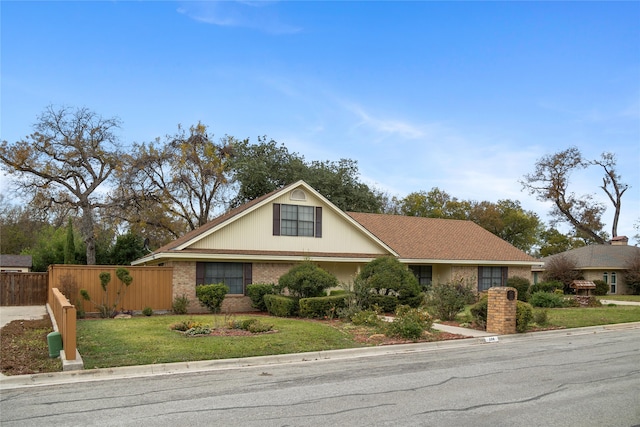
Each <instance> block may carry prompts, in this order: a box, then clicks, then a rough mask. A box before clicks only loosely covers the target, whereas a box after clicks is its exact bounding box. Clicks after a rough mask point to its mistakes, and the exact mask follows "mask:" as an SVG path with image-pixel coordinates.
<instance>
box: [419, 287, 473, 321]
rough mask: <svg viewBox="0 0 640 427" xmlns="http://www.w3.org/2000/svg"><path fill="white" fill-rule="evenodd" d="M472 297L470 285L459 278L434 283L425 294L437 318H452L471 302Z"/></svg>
mask: <svg viewBox="0 0 640 427" xmlns="http://www.w3.org/2000/svg"><path fill="white" fill-rule="evenodd" d="M474 299H475V295H474V293H473V289H472V288H471V285H469V284H465V283H463V281H461V280H454V281H451V282H448V283H438V284H434V285H433V286H432V287H431V290H430V291H429V293H428V295H427V304H428V305H429V306H431V307H433V310H434V313H435V315H436V317H438V318H439V319H441V320H453V319H455V318H456V315H457V314H458V313H459V312H460V311H462V309H464V307H465V305H467V304H471V303H473V301H474Z"/></svg>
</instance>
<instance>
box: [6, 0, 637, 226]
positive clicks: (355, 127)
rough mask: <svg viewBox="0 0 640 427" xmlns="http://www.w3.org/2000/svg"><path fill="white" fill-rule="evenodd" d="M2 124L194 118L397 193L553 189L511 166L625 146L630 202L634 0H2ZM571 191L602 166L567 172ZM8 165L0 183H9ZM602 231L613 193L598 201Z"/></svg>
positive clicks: (153, 123) (141, 127) (140, 127)
mask: <svg viewBox="0 0 640 427" xmlns="http://www.w3.org/2000/svg"><path fill="white" fill-rule="evenodd" d="M0 13H1V26H2V29H1V36H2V40H1V43H2V44H1V48H2V50H1V60H2V63H1V75H0V78H1V90H2V92H1V120H2V121H1V132H0V134H1V135H0V136H1V138H2V139H4V140H8V141H12V142H13V141H15V140H18V139H20V138H22V137H24V136H25V135H27V134H29V133H30V132H31V130H32V128H31V126H32V125H33V123H34V122H35V121H36V118H37V116H38V115H39V114H40V113H41V112H42V111H43V109H44V108H45V107H46V106H47V105H50V104H53V105H56V106H59V105H67V106H74V107H76V106H78V107H79V106H83V107H88V108H90V109H91V110H93V111H96V112H98V113H99V114H101V115H103V116H105V117H112V116H117V117H119V118H120V119H121V120H122V123H123V125H122V129H121V134H120V137H121V142H122V143H123V144H124V145H127V144H130V143H132V142H143V141H150V140H152V139H154V138H156V137H158V136H164V135H166V134H169V133H173V132H175V131H176V129H177V125H178V124H182V125H184V126H189V125H191V124H195V123H197V122H198V121H202V122H203V123H204V124H206V125H208V126H209V127H210V131H211V132H210V133H214V134H215V135H216V136H217V137H221V136H224V135H225V134H228V135H233V136H235V137H237V138H241V139H243V138H247V137H248V138H250V139H251V140H252V141H256V140H257V137H258V136H259V135H267V136H268V137H270V138H273V139H275V140H276V141H278V142H281V143H284V144H285V145H286V147H287V148H288V149H289V150H290V151H295V152H298V153H300V154H302V155H304V156H305V158H306V159H307V160H339V159H340V158H350V159H355V160H357V161H358V165H359V168H360V172H361V174H362V179H363V181H365V182H366V183H368V184H372V185H375V186H376V187H377V188H379V189H382V190H384V191H386V192H388V193H389V194H390V195H394V196H399V197H402V196H405V195H406V194H408V193H410V192H413V191H420V190H424V191H428V190H430V189H431V188H433V187H438V188H440V189H442V190H444V191H446V192H448V193H449V194H451V195H452V196H455V197H458V198H459V199H471V200H489V201H493V202H496V201H498V200H500V199H514V200H519V201H520V202H521V203H522V205H523V207H525V208H526V209H530V210H533V211H535V212H537V213H538V214H539V215H540V216H541V217H542V218H543V219H545V220H546V219H547V216H546V214H547V212H548V211H549V208H550V205H549V204H545V203H541V202H538V201H536V200H535V197H534V196H530V195H528V194H527V193H526V192H524V191H522V188H521V185H520V184H519V183H518V180H519V179H521V178H522V176H523V175H524V174H525V173H528V172H532V171H533V169H534V164H535V161H536V160H537V159H538V158H540V157H541V156H542V155H544V154H550V153H554V152H557V151H559V150H562V149H565V148H568V147H570V146H577V147H578V148H580V150H581V151H582V153H583V154H584V155H585V157H587V158H597V157H599V155H600V153H602V152H603V151H609V152H613V153H615V154H616V155H617V159H618V171H619V173H620V174H621V175H622V178H623V181H624V182H626V183H628V184H630V185H631V186H632V188H631V189H629V190H628V191H627V193H626V194H625V195H624V197H623V206H622V216H621V221H620V224H619V228H618V232H619V234H626V235H628V236H630V237H631V236H633V235H634V234H637V233H638V231H637V230H634V228H633V224H634V223H637V222H638V220H639V218H640V2H365V1H361V2H339V1H326V2H307V1H289V2H249V1H244V2H231V1H228V2H213V1H207V2H173V1H159V2H147V1H138V2H129V1H121V2H120V1H110V2H97V1H86V2H84V1H77V2H55V1H48V2H33V1H20V2H14V1H2V2H1V3H0ZM572 183H573V184H572V189H573V190H574V191H575V192H576V193H577V194H585V193H591V194H594V195H595V196H596V198H597V199H599V200H601V201H602V202H603V203H606V204H607V206H609V202H608V201H607V199H606V196H605V195H604V193H603V192H602V191H601V190H600V189H599V188H598V186H599V185H600V183H601V173H600V170H598V169H596V168H595V167H594V168H591V169H588V170H587V171H582V172H579V173H575V174H574V175H572ZM6 188H7V179H6V177H3V178H2V183H0V189H1V190H2V191H6ZM604 219H605V221H606V222H607V231H609V232H610V224H611V219H612V208H609V209H608V210H607V213H605V216H604Z"/></svg>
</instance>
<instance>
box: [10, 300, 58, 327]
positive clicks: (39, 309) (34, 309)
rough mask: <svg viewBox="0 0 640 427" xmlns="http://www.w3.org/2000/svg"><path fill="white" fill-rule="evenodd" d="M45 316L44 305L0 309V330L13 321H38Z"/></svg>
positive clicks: (45, 309)
mask: <svg viewBox="0 0 640 427" xmlns="http://www.w3.org/2000/svg"><path fill="white" fill-rule="evenodd" d="M45 315H47V308H46V307H45V306H44V305H30V306H16V307H13V306H2V307H0V328H1V327H3V326H4V325H6V324H7V323H10V322H12V321H14V320H38V319H42V316H45Z"/></svg>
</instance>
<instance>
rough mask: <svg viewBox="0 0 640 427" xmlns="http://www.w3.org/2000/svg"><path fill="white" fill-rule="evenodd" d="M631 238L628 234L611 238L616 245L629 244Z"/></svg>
mask: <svg viewBox="0 0 640 427" xmlns="http://www.w3.org/2000/svg"><path fill="white" fill-rule="evenodd" d="M628 242H629V238H628V237H627V236H616V237H614V238H613V239H611V244H612V245H615V246H627V243H628Z"/></svg>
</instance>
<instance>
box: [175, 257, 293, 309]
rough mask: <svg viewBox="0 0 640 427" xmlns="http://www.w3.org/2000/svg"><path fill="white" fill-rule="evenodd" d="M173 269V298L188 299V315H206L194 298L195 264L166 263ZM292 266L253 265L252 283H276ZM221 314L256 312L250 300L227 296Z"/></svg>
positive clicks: (245, 297)
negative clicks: (184, 297) (183, 297)
mask: <svg viewBox="0 0 640 427" xmlns="http://www.w3.org/2000/svg"><path fill="white" fill-rule="evenodd" d="M167 265H170V266H172V267H173V298H176V297H178V296H181V295H185V296H186V297H187V298H189V308H188V310H189V313H206V312H207V309H206V307H203V306H202V305H200V302H199V301H198V298H197V297H196V263H195V261H179V262H177V261H176V262H170V263H167ZM293 265H294V264H290V263H254V264H253V269H252V276H253V277H252V279H253V280H252V281H253V283H278V279H279V278H280V276H282V275H283V274H284V273H286V272H287V271H289V269H290V268H291V267H292V266H293ZM221 311H222V313H241V312H251V311H257V310H256V309H254V308H253V307H251V298H249V297H248V296H244V295H227V296H226V297H225V299H224V301H223V302H222V308H221Z"/></svg>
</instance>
